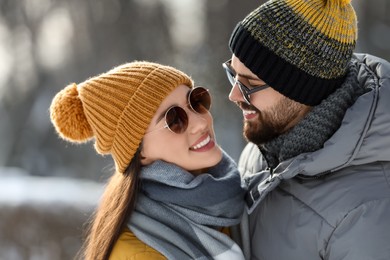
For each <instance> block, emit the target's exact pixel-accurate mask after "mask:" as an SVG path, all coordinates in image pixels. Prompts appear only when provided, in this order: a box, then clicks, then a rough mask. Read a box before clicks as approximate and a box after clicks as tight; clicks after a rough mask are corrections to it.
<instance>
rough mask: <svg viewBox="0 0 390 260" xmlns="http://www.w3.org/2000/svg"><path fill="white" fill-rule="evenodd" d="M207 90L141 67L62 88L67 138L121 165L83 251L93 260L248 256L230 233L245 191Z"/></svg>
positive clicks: (53, 111)
mask: <svg viewBox="0 0 390 260" xmlns="http://www.w3.org/2000/svg"><path fill="white" fill-rule="evenodd" d="M210 105H211V97H210V95H209V92H208V90H207V89H205V88H203V87H196V88H194V87H193V82H192V80H191V79H190V77H188V76H187V75H186V74H184V73H183V72H181V71H178V70H176V69H174V68H172V67H169V66H163V65H160V64H156V63H150V62H132V63H127V64H124V65H121V66H118V67H116V68H114V69H112V70H110V71H108V72H107V73H103V74H101V75H98V76H96V77H93V78H90V79H88V80H86V81H85V82H83V83H81V84H79V85H76V84H71V85H69V86H67V87H66V88H64V89H63V90H62V91H60V92H59V93H58V94H57V95H56V96H55V98H54V99H53V101H52V104H51V107H50V115H51V120H52V122H53V124H54V126H55V128H56V130H57V132H58V133H59V135H60V137H62V138H63V139H65V140H67V141H71V142H78V143H81V142H85V141H88V140H90V139H92V138H93V139H94V141H95V149H96V151H97V152H98V153H100V154H110V155H111V156H112V158H113V160H114V162H115V173H114V174H113V176H112V177H111V179H110V181H109V183H108V184H107V187H106V189H105V192H104V194H103V197H102V200H101V202H100V205H99V207H98V209H97V211H96V212H95V214H94V217H93V220H92V222H91V225H90V229H89V232H88V237H87V240H86V242H85V244H84V247H83V249H84V250H83V258H85V259H93V260H96V259H167V258H168V259H243V256H242V252H241V250H240V248H239V247H238V246H237V245H236V244H235V243H234V242H233V241H232V240H231V239H230V238H229V236H228V235H226V234H225V233H224V232H222V231H223V230H222V229H223V228H224V227H228V226H232V225H235V224H238V223H239V221H240V217H241V214H242V211H243V206H244V204H243V196H244V191H243V190H242V189H241V187H240V177H239V174H238V171H237V170H236V166H235V164H234V162H233V161H232V160H231V159H230V158H229V157H228V156H227V155H226V154H225V153H224V152H222V150H221V148H220V147H219V146H218V145H217V143H216V140H215V135H214V129H213V121H212V117H211V114H210V112H209V109H210Z"/></svg>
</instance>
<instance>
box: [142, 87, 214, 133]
mask: <svg viewBox="0 0 390 260" xmlns="http://www.w3.org/2000/svg"><path fill="white" fill-rule="evenodd" d="M198 89H203V90H204V92H207V93H208V96H209V99H210V105H209V106H208V107H207V108H205V110H204V113H200V112H198V111H196V110H195V108H194V107H193V105H192V104H191V95H192V94H193V93H194V90H198ZM202 93H203V92H202ZM186 105H188V106H189V107H190V109H191V110H192V111H193V112H194V113H196V114H198V115H201V114H205V113H206V112H208V111H210V108H211V95H210V92H209V89H207V88H204V87H194V88H192V89H191V90H190V92H189V93H188V96H187V104H186ZM172 109H181V110H182V112H184V113H185V116H186V121H187V124H186V126H185V127H183V128H182V129H181V131H180V132H175V131H173V130H172V129H171V127H169V124H168V122H167V116H168V113H169V112H170V111H171V110H172ZM164 120H165V125H164V126H163V127H162V128H158V129H155V130H152V131H150V132H147V133H145V134H149V133H152V132H155V131H158V130H162V129H165V128H167V129H168V130H169V131H170V132H172V133H174V134H182V133H184V132H185V131H186V130H187V127H188V113H187V112H186V111H185V109H184V108H182V107H180V106H177V105H174V106H171V107H169V108H168V109H167V111H165V115H164Z"/></svg>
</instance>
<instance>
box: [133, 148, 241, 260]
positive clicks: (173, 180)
mask: <svg viewBox="0 0 390 260" xmlns="http://www.w3.org/2000/svg"><path fill="white" fill-rule="evenodd" d="M141 181H142V188H141V192H140V194H139V197H138V199H137V204H136V208H135V211H134V212H133V213H132V216H131V218H130V219H129V221H128V227H129V229H130V230H131V231H132V232H133V233H134V234H135V235H136V236H137V238H138V239H140V240H141V241H143V242H144V243H146V244H147V245H149V246H151V247H152V248H154V249H156V250H157V251H159V252H160V253H162V254H163V255H164V256H166V257H167V258H168V259H180V260H183V259H202V260H203V259H221V260H222V259H224V260H225V259H244V256H243V254H242V252H241V249H240V248H239V247H238V246H237V245H236V244H235V243H234V242H233V240H232V239H230V238H229V237H228V236H227V235H226V234H224V233H221V232H220V231H219V230H218V229H220V228H222V227H228V226H232V225H236V224H238V223H239V222H240V220H241V216H242V213H243V209H244V199H243V198H244V193H245V191H244V190H243V189H242V188H241V185H240V175H239V172H238V171H237V168H236V165H235V163H234V161H233V160H232V159H231V158H230V157H228V155H227V154H225V153H223V157H222V160H221V162H220V163H219V164H218V165H216V166H214V167H212V168H211V169H210V171H209V173H207V174H201V175H198V176H194V175H192V174H191V173H189V172H187V171H185V170H183V169H182V168H180V167H178V166H176V165H174V164H170V163H166V162H163V161H155V162H154V163H152V164H151V165H148V166H146V167H143V169H142V171H141Z"/></svg>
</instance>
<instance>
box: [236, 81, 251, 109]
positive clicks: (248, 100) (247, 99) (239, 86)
mask: <svg viewBox="0 0 390 260" xmlns="http://www.w3.org/2000/svg"><path fill="white" fill-rule="evenodd" d="M237 83H238V89H239V90H240V92H241V95H242V97H243V98H244V100H245V102H246V103H247V104H248V105H250V104H251V102H250V98H249V95H248V94H247V93H246V92H245V90H244V87H243V86H242V83H241V82H239V81H238V82H237Z"/></svg>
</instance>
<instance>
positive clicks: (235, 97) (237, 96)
mask: <svg viewBox="0 0 390 260" xmlns="http://www.w3.org/2000/svg"><path fill="white" fill-rule="evenodd" d="M229 100H230V101H232V102H245V100H244V98H243V97H242V94H241V91H240V90H239V89H238V83H237V82H235V83H234V85H233V86H232V88H231V90H230V93H229Z"/></svg>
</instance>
